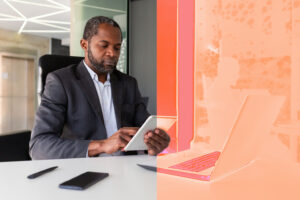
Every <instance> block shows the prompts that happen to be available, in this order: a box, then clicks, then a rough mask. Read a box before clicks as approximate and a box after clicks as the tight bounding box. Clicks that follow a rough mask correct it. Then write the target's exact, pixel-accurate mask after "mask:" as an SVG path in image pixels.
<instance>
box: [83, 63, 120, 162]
mask: <svg viewBox="0 0 300 200" xmlns="http://www.w3.org/2000/svg"><path fill="white" fill-rule="evenodd" d="M83 63H84V66H85V67H86V69H87V70H88V72H89V74H90V75H91V78H92V80H93V82H94V85H95V88H96V91H97V94H98V98H99V101H100V105H101V109H102V115H103V119H104V125H105V129H106V133H107V138H109V137H110V136H112V135H113V134H114V133H115V132H117V131H118V127H117V121H116V115H115V108H114V103H113V100H112V95H111V85H110V74H109V73H108V74H107V78H106V81H105V82H104V83H102V82H101V81H99V79H98V75H97V74H96V73H95V72H94V71H93V70H92V69H91V68H89V67H88V66H87V64H86V63H85V62H84V61H83ZM87 155H88V154H87ZM104 155H105V154H101V156H104ZM113 155H120V152H116V153H114V154H113Z"/></svg>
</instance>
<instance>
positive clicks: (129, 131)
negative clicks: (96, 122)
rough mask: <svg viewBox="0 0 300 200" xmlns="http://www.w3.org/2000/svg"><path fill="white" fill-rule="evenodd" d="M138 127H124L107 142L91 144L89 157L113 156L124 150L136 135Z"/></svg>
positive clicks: (99, 141) (106, 140)
mask: <svg viewBox="0 0 300 200" xmlns="http://www.w3.org/2000/svg"><path fill="white" fill-rule="evenodd" d="M138 129H139V128H138V127H123V128H120V129H119V130H118V131H117V132H115V133H114V134H113V135H112V136H110V137H109V138H107V139H105V140H95V141H92V142H91V143H90V144H89V147H88V154H89V156H95V155H98V154H100V153H107V154H112V153H115V152H117V151H119V150H121V149H122V148H124V147H125V146H126V145H127V143H128V142H129V141H130V140H131V138H132V137H133V136H134V135H135V134H136V132H137V130H138Z"/></svg>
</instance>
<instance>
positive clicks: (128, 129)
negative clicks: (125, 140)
mask: <svg viewBox="0 0 300 200" xmlns="http://www.w3.org/2000/svg"><path fill="white" fill-rule="evenodd" d="M138 130H139V128H138V127H123V128H120V129H119V131H120V132H121V133H124V134H127V135H131V136H133V135H135V134H136V132H137V131H138Z"/></svg>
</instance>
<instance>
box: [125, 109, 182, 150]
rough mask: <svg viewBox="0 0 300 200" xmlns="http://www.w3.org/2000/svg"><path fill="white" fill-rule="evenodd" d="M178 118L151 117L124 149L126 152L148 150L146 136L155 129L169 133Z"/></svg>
mask: <svg viewBox="0 0 300 200" xmlns="http://www.w3.org/2000/svg"><path fill="white" fill-rule="evenodd" d="M176 120H177V118H176V117H174V116H156V115H151V116H149V117H148V119H147V120H146V121H145V122H144V124H143V125H142V126H141V128H140V129H139V130H138V131H137V132H136V134H135V135H134V137H133V138H132V139H131V140H130V141H129V143H128V144H127V145H126V147H125V148H124V150H125V151H137V150H147V149H148V148H147V145H146V144H145V143H144V135H145V134H146V133H147V132H148V131H151V130H154V129H155V128H161V129H163V130H165V131H168V130H169V129H170V128H171V126H172V125H173V124H174V123H175V122H176Z"/></svg>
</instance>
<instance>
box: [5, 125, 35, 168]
mask: <svg viewBox="0 0 300 200" xmlns="http://www.w3.org/2000/svg"><path fill="white" fill-rule="evenodd" d="M29 140H30V131H29V130H25V131H19V132H16V133H10V134H8V135H1V136H0V162H4V161H21V160H31V158H30V156H29Z"/></svg>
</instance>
